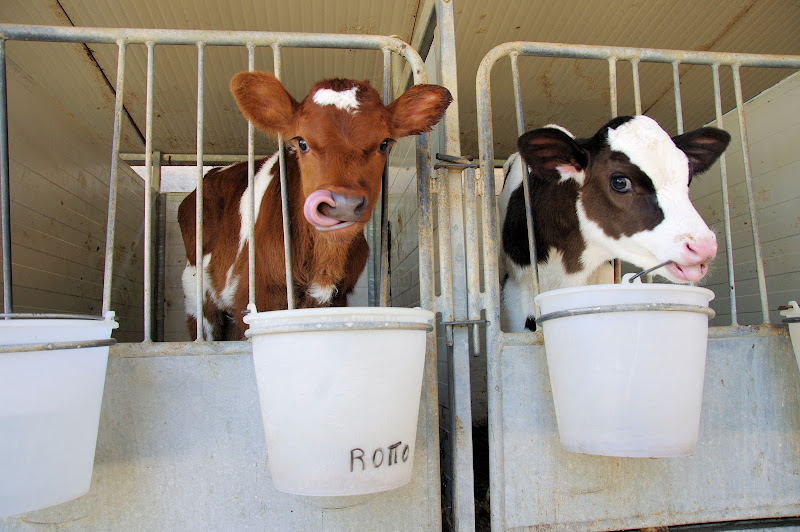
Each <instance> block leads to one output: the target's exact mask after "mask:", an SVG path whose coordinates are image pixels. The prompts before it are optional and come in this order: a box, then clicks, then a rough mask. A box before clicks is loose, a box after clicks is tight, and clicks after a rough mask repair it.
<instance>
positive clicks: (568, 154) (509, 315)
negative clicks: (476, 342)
mask: <svg viewBox="0 0 800 532" xmlns="http://www.w3.org/2000/svg"><path fill="white" fill-rule="evenodd" d="M729 142H730V135H728V133H726V132H725V131H722V130H720V129H716V128H711V127H705V128H700V129H697V130H695V131H692V132H690V133H685V134H683V135H679V136H676V137H672V138H670V136H669V135H668V134H667V133H666V132H665V131H664V130H663V129H662V128H661V127H660V126H659V125H658V124H657V123H656V122H655V121H654V120H652V119H651V118H649V117H646V116H625V117H619V118H615V119H614V120H611V121H610V122H609V123H608V124H606V125H605V126H603V127H602V128H601V129H600V130H599V131H598V132H597V133H596V134H595V135H594V136H593V137H591V138H586V139H579V138H575V137H573V136H572V134H571V133H569V132H568V131H567V130H565V129H563V128H561V127H558V126H547V127H544V128H541V129H536V130H533V131H529V132H527V133H525V134H524V135H522V136H521V137H520V138H519V139H518V141H517V147H518V149H519V152H518V153H515V154H513V155H512V156H511V157H510V158H509V159H508V161H506V163H505V165H504V170H505V174H506V180H505V183H504V185H503V191H502V193H501V194H500V201H499V209H500V219H501V228H502V240H503V251H504V256H505V262H506V264H505V270H506V273H507V278H506V279H505V282H504V285H503V292H502V293H503V302H502V310H503V322H504V328H505V329H506V330H509V331H515V332H519V331H523V330H525V329H526V328H527V329H531V330H533V329H535V323H534V321H533V315H534V307H533V297H534V295H535V294H534V293H533V290H532V289H531V286H530V279H531V272H530V268H531V265H530V256H529V251H528V250H529V247H528V240H527V238H528V237H527V235H528V232H527V225H526V219H525V203H524V199H523V196H524V195H523V190H522V164H523V162H524V164H527V166H528V170H529V175H530V181H529V183H530V191H531V210H532V214H533V222H534V231H535V237H536V257H537V258H536V260H537V263H538V267H539V283H540V287H539V289H540V291H542V292H544V291H547V290H554V289H557V288H565V287H570V286H581V285H585V284H589V281H590V277H591V276H593V274H596V272H597V271H598V269H602V268H605V267H607V265H608V261H610V260H612V259H615V258H618V259H621V260H624V261H626V262H629V263H631V264H633V265H635V266H637V267H639V268H642V269H646V268H651V267H654V266H656V265H658V264H661V263H664V262H667V261H672V263H670V264H669V265H668V266H666V267H664V268H662V269H660V270H658V271H657V273H658V274H659V275H662V276H664V277H666V278H667V279H668V280H670V281H672V282H677V283H687V282H694V281H698V280H700V279H701V278H702V277H703V276H704V275H705V273H706V271H707V270H708V262H709V261H710V260H711V259H713V258H714V256H715V255H716V253H717V240H716V236H715V235H714V232H713V231H711V230H710V229H709V228H708V226H707V225H706V224H705V222H704V221H703V219H702V218H701V217H700V215H699V214H698V213H697V211H696V210H695V208H694V206H693V205H692V203H691V201H690V200H689V184H690V183H691V180H692V177H693V176H696V175H698V174H701V173H703V172H705V171H706V170H708V168H709V167H710V166H711V165H712V164H713V163H714V162H715V161H716V160H717V158H718V157H719V156H720V155H721V154H722V152H723V151H724V150H725V148H726V147H727V146H728V143H729Z"/></svg>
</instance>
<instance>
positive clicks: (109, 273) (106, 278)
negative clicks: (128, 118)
mask: <svg viewBox="0 0 800 532" xmlns="http://www.w3.org/2000/svg"><path fill="white" fill-rule="evenodd" d="M117 46H118V54H117V85H116V89H115V90H116V98H115V102H114V134H113V137H112V140H111V172H110V175H109V182H108V221H107V224H106V256H105V270H104V272H103V316H106V314H108V312H109V311H110V310H111V280H112V278H113V275H114V229H115V227H116V221H117V188H118V187H117V185H118V179H117V177H118V174H119V137H120V130H121V129H122V110H123V107H122V95H123V92H124V88H125V51H126V48H127V43H126V42H125V41H123V40H119V41H117Z"/></svg>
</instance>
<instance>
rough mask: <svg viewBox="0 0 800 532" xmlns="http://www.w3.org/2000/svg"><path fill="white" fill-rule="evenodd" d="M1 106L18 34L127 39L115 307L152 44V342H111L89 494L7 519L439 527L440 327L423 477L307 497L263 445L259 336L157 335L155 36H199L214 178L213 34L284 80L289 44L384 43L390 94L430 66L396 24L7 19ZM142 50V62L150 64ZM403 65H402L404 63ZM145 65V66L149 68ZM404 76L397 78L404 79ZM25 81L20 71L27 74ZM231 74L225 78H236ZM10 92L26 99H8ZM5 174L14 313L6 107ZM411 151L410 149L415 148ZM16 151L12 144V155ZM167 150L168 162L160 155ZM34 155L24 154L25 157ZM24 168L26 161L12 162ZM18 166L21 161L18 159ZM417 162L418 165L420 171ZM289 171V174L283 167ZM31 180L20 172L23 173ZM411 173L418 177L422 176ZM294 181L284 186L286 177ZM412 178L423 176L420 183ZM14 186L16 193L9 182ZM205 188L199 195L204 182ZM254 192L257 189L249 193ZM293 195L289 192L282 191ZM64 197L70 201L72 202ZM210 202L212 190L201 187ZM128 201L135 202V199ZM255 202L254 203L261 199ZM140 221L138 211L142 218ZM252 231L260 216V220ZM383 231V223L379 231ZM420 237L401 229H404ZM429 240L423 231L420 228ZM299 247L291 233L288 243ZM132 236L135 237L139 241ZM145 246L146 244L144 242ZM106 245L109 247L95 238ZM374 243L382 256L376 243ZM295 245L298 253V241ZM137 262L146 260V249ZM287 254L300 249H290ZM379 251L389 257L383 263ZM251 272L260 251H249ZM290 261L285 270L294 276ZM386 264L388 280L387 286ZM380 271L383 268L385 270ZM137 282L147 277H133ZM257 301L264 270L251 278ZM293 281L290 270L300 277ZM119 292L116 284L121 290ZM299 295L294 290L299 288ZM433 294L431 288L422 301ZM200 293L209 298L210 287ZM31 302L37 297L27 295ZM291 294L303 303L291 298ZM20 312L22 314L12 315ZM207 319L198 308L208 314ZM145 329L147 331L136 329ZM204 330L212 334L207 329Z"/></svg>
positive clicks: (7, 289)
mask: <svg viewBox="0 0 800 532" xmlns="http://www.w3.org/2000/svg"><path fill="white" fill-rule="evenodd" d="M0 37H1V38H0V65H1V66H2V67H3V71H2V72H0V74H2V75H0V84H2V86H0V110H2V111H1V112H3V113H5V110H6V109H7V108H8V103H9V102H7V101H6V94H7V84H6V80H7V78H6V75H5V68H4V67H5V65H6V57H7V49H6V43H7V42H9V41H42V42H50V43H83V44H86V43H98V44H100V43H104V44H110V45H116V46H117V52H118V53H117V57H118V59H117V77H116V83H115V94H116V98H115V103H114V111H115V112H114V122H113V124H114V125H113V136H112V139H111V151H112V153H111V164H110V168H109V174H110V180H109V188H108V217H107V220H108V223H107V229H106V238H105V268H104V275H103V281H102V287H103V290H102V314H103V315H104V316H106V315H109V313H111V312H113V308H114V305H115V304H117V303H119V296H118V295H116V293H115V292H113V291H112V283H113V282H116V281H117V280H118V279H117V277H118V276H115V274H114V266H115V265H117V266H118V265H119V261H118V260H116V261H115V254H117V253H119V250H120V248H121V247H125V246H120V245H119V243H118V242H116V243H115V239H114V236H115V234H116V231H115V229H116V227H115V223H116V219H117V217H116V214H117V211H118V183H119V181H120V177H121V173H122V172H121V170H122V168H121V167H122V166H124V165H122V164H120V137H121V130H122V122H123V120H124V116H125V113H127V110H126V109H125V107H124V106H123V101H124V97H125V94H126V92H125V86H126V85H125V81H126V80H125V77H126V76H125V74H126V59H127V57H128V50H129V48H135V47H141V46H144V47H145V50H146V62H145V65H146V67H145V70H146V102H145V106H146V111H145V116H146V118H145V124H146V131H145V134H144V142H145V157H144V162H145V180H144V190H143V192H142V196H143V198H142V199H143V202H144V218H143V232H144V237H143V238H144V242H145V244H144V245H143V246H141V248H143V255H144V259H143V261H141V263H140V264H141V267H142V269H143V270H142V271H143V273H142V278H143V287H142V288H141V294H142V297H143V306H142V307H141V308H142V309H143V310H142V317H143V320H142V321H143V327H142V336H143V341H142V342H137V341H135V340H134V341H132V342H129V343H120V344H118V345H116V346H115V347H114V348H113V350H112V351H111V354H110V360H109V367H108V372H107V377H106V385H105V395H104V399H103V407H102V414H101V421H100V429H99V438H98V443H97V450H96V458H95V462H96V465H95V468H94V476H93V482H92V488H91V490H90V492H89V494H88V495H87V496H84V497H81V498H79V499H76V500H73V501H71V502H68V503H65V504H63V505H59V506H56V507H52V508H47V509H43V510H40V511H37V512H32V513H29V514H25V515H23V516H20V517H16V518H15V517H4V518H2V519H0V527H2V528H3V529H6V528H8V529H17V528H24V527H25V526H27V523H30V522H37V523H48V524H50V525H52V526H57V527H59V528H65V529H86V528H94V529H107V528H123V529H134V528H154V529H155V528H164V529H166V528H170V529H180V528H184V527H186V526H189V527H191V528H222V527H226V526H231V523H235V526H236V527H238V528H247V527H255V528H260V527H264V526H269V527H271V528H274V529H283V530H285V529H296V530H321V529H347V528H352V527H353V526H355V525H354V524H355V523H358V526H363V527H366V528H368V529H374V530H380V529H390V528H393V527H395V526H397V523H402V524H403V525H402V526H404V527H405V526H408V527H411V528H413V529H431V530H438V529H440V528H441V506H440V491H439V486H440V481H439V458H438V457H439V446H438V408H437V404H436V402H435V401H436V399H437V391H436V373H435V368H436V364H435V356H436V351H435V338H434V337H433V335H432V334H428V335H427V342H426V343H427V347H426V364H425V368H426V371H425V375H424V377H423V389H422V400H421V406H420V416H419V420H420V421H419V426H418V430H417V442H416V457H415V463H414V469H413V474H412V482H411V483H410V484H408V485H406V486H404V487H402V488H399V489H395V490H392V491H390V492H386V493H382V494H378V495H371V496H357V497H349V498H344V499H341V498H336V497H334V498H300V497H295V496H291V495H288V494H285V493H281V492H278V491H276V490H275V489H274V488H273V486H272V482H271V480H270V474H269V470H268V468H267V467H266V466H267V460H266V450H265V447H264V439H263V427H262V426H261V416H260V410H259V403H258V396H257V393H256V388H255V386H254V384H255V379H254V374H253V366H252V363H251V358H250V344H249V342H228V343H224V344H221V343H215V342H204V341H198V342H191V343H186V342H170V343H160V342H158V343H154V342H153V341H152V340H153V327H152V323H153V319H152V310H151V309H152V308H153V304H154V301H153V291H152V288H151V287H152V285H153V278H152V272H153V262H154V260H153V253H152V250H151V244H152V242H153V238H154V235H153V232H152V225H153V219H154V217H153V214H152V211H153V208H152V207H153V191H152V188H153V187H152V184H151V175H152V168H153V166H154V164H153V146H152V140H151V139H152V138H153V115H154V111H153V99H154V89H153V87H154V78H155V76H154V72H155V66H156V65H157V61H156V59H155V57H156V53H155V51H156V49H159V50H160V49H162V48H167V49H168V48H169V47H173V46H174V47H179V46H190V47H195V48H196V50H197V62H196V65H197V115H196V116H197V120H196V126H197V129H196V137H197V152H196V158H195V159H196V165H197V184H198V185H199V184H200V183H201V182H202V179H203V160H204V156H203V153H204V148H205V145H206V144H205V142H204V130H205V127H204V120H203V118H204V105H205V94H204V88H205V82H206V79H205V75H204V67H205V66H206V62H205V60H206V50H207V48H210V47H218V46H227V47H240V48H241V49H243V50H244V51H245V52H246V55H245V54H243V57H242V59H243V60H242V67H241V68H240V70H243V69H245V68H248V67H249V69H250V70H254V68H255V66H254V65H255V56H256V52H257V51H258V50H259V49H262V48H266V49H269V50H271V52H272V62H273V68H274V72H275V75H276V77H278V79H280V77H281V73H282V71H283V68H282V66H281V57H282V55H281V52H282V50H284V49H286V48H301V47H309V48H312V47H313V48H325V49H336V48H339V49H347V50H374V51H378V53H381V54H382V65H383V69H382V74H383V80H384V83H383V86H384V92H383V95H384V100H385V101H388V100H389V99H390V97H391V89H392V85H393V80H394V81H395V82H396V83H397V85H402V86H403V87H404V86H405V83H413V84H417V83H424V82H426V81H427V76H428V71H427V69H428V68H430V67H426V65H425V64H424V63H423V61H422V59H421V58H420V56H419V54H418V53H417V52H416V51H415V50H413V49H412V48H411V47H410V46H408V45H407V44H406V43H404V42H402V41H400V40H399V39H396V38H393V37H380V36H359V35H333V34H324V35H323V34H290V33H268V32H214V31H178V30H133V29H100V28H70V27H35V26H15V25H3V26H0ZM393 54H394V55H397V56H399V57H400V58H402V59H403V60H404V62H405V64H406V65H407V67H406V68H405V71H404V72H405V77H403V75H404V73H403V72H397V73H396V76H395V78H396V79H394V78H393V75H392V61H391V56H392V55H393ZM140 65H141V63H137V66H140ZM401 70H402V69H401ZM138 72H141V70H139V71H138ZM398 80H399V81H398ZM15 81H16V80H15ZM226 83H227V80H226ZM10 103H11V104H12V105H13V104H14V102H13V101H12V102H10ZM0 120H1V121H2V122H3V127H2V128H0V153H2V160H1V161H0V163H1V164H0V177H1V178H2V183H3V189H2V191H3V205H4V208H3V211H2V212H3V245H4V254H3V272H4V275H3V283H4V285H3V286H4V294H5V298H4V303H5V305H4V306H5V312H6V314H8V315H12V314H13V313H12V311H13V310H14V307H13V301H12V297H11V294H12V276H11V269H12V257H11V236H12V232H11V223H10V220H9V211H10V209H9V204H10V200H11V198H13V197H14V190H10V191H9V181H10V179H9V178H10V160H14V154H10V152H9V141H8V136H7V133H6V127H5V124H6V123H7V121H6V115H5V114H3V115H2V116H0ZM279 143H280V140H279ZM429 145H430V137H429V135H426V134H423V135H420V136H418V137H417V140H416V141H409V142H407V143H403V144H401V146H400V148H402V149H398V150H396V151H398V152H400V153H399V154H398V155H401V156H405V158H407V159H410V160H411V163H410V164H409V165H408V166H411V167H412V168H414V167H415V168H416V177H415V178H414V180H416V181H417V182H418V184H419V185H418V197H417V198H414V200H413V203H414V204H416V205H419V208H414V209H413V210H412V214H413V217H412V218H413V219H418V220H419V223H418V224H417V225H418V227H419V231H418V235H419V236H418V239H419V240H420V241H423V242H426V241H428V240H430V239H431V235H432V223H431V214H430V209H429V205H430V204H431V201H430V191H429V189H428V184H429V182H430V180H429V174H430V169H431V159H430V147H429ZM403 150H405V151H403ZM9 155H10V157H9ZM254 157H255V149H254V137H253V129H252V126H249V127H248V157H247V159H248V162H249V179H250V183H251V186H250V190H251V191H252V190H253V187H252V179H253V168H254ZM157 164H158V162H157V163H156V166H157ZM20 166H22V165H20ZM14 169H15V168H14ZM15 170H16V169H15ZM413 174H414V172H412V175H413ZM388 177H394V176H385V179H384V186H383V190H384V199H383V206H384V209H383V210H384V212H386V208H387V199H386V194H387V193H388V189H389V186H388V184H389V183H388V181H387V178H388ZM281 178H282V179H285V173H284V171H283V169H282V172H281ZM17 182H19V179H17ZM412 183H413V180H412ZM282 188H283V189H284V190H285V189H286V187H282ZM411 190H412V191H413V190H414V187H413V186H412V187H411ZM9 192H10V194H9ZM198 196H200V195H198ZM251 201H252V200H251ZM283 201H284V205H285V202H286V198H285V197H284V198H283ZM62 204H63V202H62ZM198 205H202V198H201V197H199V198H198ZM125 207H128V205H127V204H126V205H125ZM251 212H252V209H251ZM383 218H384V221H383V224H382V225H383V230H381V228H380V225H379V226H378V227H377V228H375V227H373V228H372V230H373V238H372V242H371V243H372V244H373V248H374V247H375V243H376V242H377V247H378V249H381V248H383V250H384V252H383V253H382V255H383V259H377V258H374V259H373V263H372V264H371V265H370V266H369V268H368V269H369V275H370V277H371V279H374V280H375V281H376V282H374V283H371V284H372V286H371V293H370V299H371V300H372V301H373V303H375V302H377V300H378V299H380V300H381V302H383V303H384V304H386V302H387V300H388V277H387V274H386V269H387V267H386V263H387V258H386V256H387V253H388V245H387V240H388V238H387V235H386V232H387V230H388V224H387V223H386V216H385V215H384V217H383ZM134 223H136V222H134ZM408 225H409V226H410V229H409V230H410V231H413V229H414V226H413V225H411V224H410V223H409V224H408ZM250 227H251V235H252V221H251V224H250ZM201 231H202V220H201V216H198V217H197V234H198V235H202V232H201ZM380 233H383V238H382V239H381V237H380ZM398 236H402V237H404V238H408V236H406V235H403V234H400V235H395V237H396V238H397V237H398ZM414 240H417V236H416V235H415V236H414ZM201 242H202V240H201V238H198V239H197V246H198V255H199V256H202V251H200V250H201V249H202V247H201ZM285 244H286V249H287V250H288V249H290V248H289V245H290V244H289V242H288V239H287V241H286V242H285ZM133 247H134V248H136V247H137V244H136V242H134V244H133ZM141 248H140V249H141ZM421 249H422V250H423V251H422V252H421V254H420V256H419V263H418V268H419V272H420V274H419V278H420V281H419V283H420V286H419V294H420V295H419V296H417V299H416V304H417V305H420V306H423V307H425V308H433V303H432V301H431V298H432V296H433V293H434V289H433V287H432V286H431V283H432V280H433V277H434V272H433V255H432V253H430V251H429V250H430V249H431V246H429V245H428V246H421ZM97 250H98V251H99V250H100V246H97ZM373 255H378V254H376V253H373ZM287 256H288V252H287ZM137 262H138V261H137ZM287 262H289V261H287ZM381 263H382V264H383V266H382V267H381ZM250 264H251V266H250V270H251V279H252V268H253V266H252V259H251V263H250ZM289 268H290V267H287V277H290V276H291V273H290V271H291V270H290V269H289ZM381 270H383V274H382V276H383V281H382V283H381V285H382V289H380V290H378V289H375V286H376V285H377V284H378V283H377V278H378V277H380V276H381V273H380V272H381ZM376 272H377V274H376ZM202 282H203V280H202V276H197V292H198V293H199V294H202V293H203V286H202ZM134 284H135V283H134ZM250 286H251V292H250V294H251V299H250V301H251V303H252V301H253V298H252V294H253V283H252V281H251V283H250ZM289 287H291V283H289ZM112 294H115V295H114V297H113V299H112ZM289 298H290V301H291V296H289ZM420 298H421V301H420ZM201 299H202V298H198V300H201ZM26 304H29V303H27V300H26ZM290 305H291V303H290ZM7 317H10V316H7ZM198 321H199V320H198ZM131 336H135V330H134V332H133V333H132V334H131ZM200 338H202V335H200Z"/></svg>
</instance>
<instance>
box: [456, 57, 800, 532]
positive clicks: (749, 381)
mask: <svg viewBox="0 0 800 532" xmlns="http://www.w3.org/2000/svg"><path fill="white" fill-rule="evenodd" d="M506 56H508V57H509V58H510V63H511V73H512V76H513V86H514V95H515V100H516V117H517V120H516V121H517V124H516V125H517V132H518V134H522V133H523V132H524V131H525V121H524V117H523V113H522V96H521V91H522V89H521V86H522V83H521V81H520V77H519V67H518V59H519V57H520V56H538V57H550V58H575V59H595V60H601V61H607V63H608V78H609V89H610V91H609V93H610V96H611V101H610V117H614V116H616V115H617V106H618V103H617V64H618V62H629V63H630V65H631V69H632V73H633V89H634V101H635V108H636V109H635V111H636V113H637V114H641V112H642V103H641V101H642V99H641V94H640V80H639V69H638V67H639V64H640V63H643V62H655V63H667V64H671V65H672V71H673V84H674V94H675V109H676V117H677V125H678V133H682V132H683V116H682V105H681V94H680V79H679V67H680V66H681V65H684V64H690V65H706V66H708V67H709V68H710V69H711V71H712V74H713V92H714V101H715V107H716V122H717V125H718V127H722V120H723V113H722V105H721V97H720V68H721V67H724V68H728V67H729V68H730V70H731V72H732V76H733V84H734V90H735V98H736V111H737V115H738V122H739V131H740V136H741V139H742V140H741V147H742V152H743V158H744V167H745V179H746V183H747V193H748V194H747V198H748V206H749V212H750V219H751V227H752V237H753V241H754V246H755V254H756V269H757V279H758V290H759V297H760V302H761V315H762V323H763V325H760V326H753V327H747V326H740V325H739V324H738V321H737V308H736V294H735V290H736V282H735V280H734V264H733V258H732V253H731V250H732V244H731V230H730V204H729V199H728V196H727V190H728V183H727V174H726V163H725V159H724V156H723V158H722V160H721V177H722V190H723V210H724V221H725V240H726V245H727V250H728V253H727V256H728V264H727V268H728V276H729V279H730V283H729V285H730V300H731V309H730V313H731V322H732V323H731V325H730V326H724V327H712V328H711V331H710V340H709V350H708V359H707V360H708V362H707V364H708V367H707V370H706V386H705V398H704V401H705V402H704V413H703V421H702V424H701V427H702V428H701V440H702V441H703V442H704V444H701V446H700V447H699V448H698V450H697V452H696V454H695V455H694V456H692V457H687V458H678V459H662V460H641V459H617V458H613V459H612V458H605V457H595V456H587V455H578V454H571V453H567V452H565V451H563V450H562V449H561V448H560V444H559V442H558V436H557V431H556V426H555V418H554V414H553V405H552V398H551V395H550V393H549V377H548V374H547V367H546V362H545V360H544V346H543V341H542V336H541V332H536V333H532V334H526V333H504V332H502V331H501V330H500V327H499V323H500V322H499V318H500V309H499V301H500V297H499V284H498V269H497V259H498V252H499V251H498V243H497V234H498V232H497V220H496V213H495V210H494V209H495V205H494V201H495V183H494V174H493V170H494V166H495V161H494V145H493V133H492V125H493V124H492V106H491V87H490V82H489V78H490V74H491V71H492V68H493V66H494V65H495V63H496V62H497V61H498V60H499V59H500V58H503V57H506ZM741 67H784V68H795V69H797V68H800V57H797V56H780V57H779V56H764V55H748V54H726V53H710V52H687V51H669V50H651V49H631V48H613V47H599V46H577V45H560V44H545V43H532V42H514V43H506V44H502V45H499V46H497V47H496V48H494V49H493V50H491V51H490V52H489V53H488V54H487V55H486V56H485V57H484V59H483V61H482V62H481V65H480V68H479V71H478V75H477V83H476V84H477V102H478V103H477V105H478V134H479V146H480V168H481V179H482V183H480V186H481V187H482V189H481V191H479V192H478V194H480V195H482V197H481V199H480V202H479V203H480V206H478V207H476V206H475V205H473V204H472V202H471V201H470V202H468V206H467V212H469V210H470V209H482V212H483V216H484V224H483V226H482V230H483V234H482V239H483V242H482V243H483V250H484V254H483V261H484V262H483V265H482V269H481V271H482V273H483V275H484V279H485V287H484V289H483V291H481V290H476V287H477V284H473V285H470V288H469V298H470V301H472V300H473V299H475V300H477V301H480V302H481V303H482V304H481V306H480V307H478V308H482V309H485V312H486V316H487V318H486V319H487V322H488V323H487V324H486V336H487V338H486V343H487V379H488V382H487V388H488V400H489V450H490V471H491V481H490V484H491V490H490V493H491V519H492V529H493V530H505V529H507V528H509V529H511V528H513V529H517V528H520V529H523V528H525V529H527V528H528V527H530V528H532V529H539V528H547V529H551V528H552V529H564V530H578V529H627V528H637V527H646V526H660V525H670V524H679V523H692V522H707V521H729V520H737V519H750V518H768V517H777V516H786V515H796V514H797V512H798V511H799V510H800V503H799V502H798V501H800V481H798V477H797V474H796V472H797V471H798V470H800V459H799V458H798V456H800V455H798V452H797V451H798V450H800V443H799V442H798V439H797V433H796V423H797V419H798V417H800V402H798V391H800V384H799V383H798V382H797V381H798V379H797V378H796V377H795V376H794V375H793V370H795V369H796V368H793V367H792V366H793V365H794V364H793V357H792V356H791V348H790V346H789V345H788V339H787V337H786V331H785V329H783V328H776V327H772V326H770V316H769V306H768V301H767V288H766V282H765V275H764V266H763V259H762V255H761V243H760V237H759V229H758V219H757V213H756V205H755V193H754V190H753V180H752V173H751V170H750V160H749V145H748V140H747V127H746V124H745V116H744V102H743V97H742V88H741V74H740V68H741ZM540 126H541V125H538V126H536V127H540ZM465 179H466V181H467V185H465V186H466V187H467V189H469V187H471V186H473V184H472V183H471V182H470V178H469V177H468V176H467V177H466V178H465ZM523 183H525V184H526V185H527V182H526V180H523ZM526 188H527V187H526ZM527 194H528V192H527V191H526V196H527ZM473 216H474V215H473ZM529 231H530V228H529ZM474 249H476V248H473V251H474ZM533 249H534V246H531V250H533ZM476 260H477V259H476ZM532 264H535V260H532ZM531 282H532V283H535V279H532V281H531ZM470 317H471V318H473V319H476V318H477V317H478V314H477V313H475V314H473V315H471V316H470ZM787 373H789V374H788V375H787ZM742 376H748V378H742ZM744 405H752V409H754V410H758V411H759V412H765V414H764V415H763V416H758V415H746V414H743V413H742V410H741V409H742V408H743V407H744ZM726 420H727V421H726ZM756 432H762V433H764V434H765V435H768V437H767V438H765V439H759V438H755V437H753V436H752V433H756ZM764 440H767V441H764ZM726 444H727V445H726ZM765 462H766V463H770V464H773V466H775V468H773V469H772V471H773V475H772V478H770V479H765V478H764V476H763V475H760V474H759V469H758V467H759V464H762V463H765ZM776 471H777V472H776ZM712 477H713V478H715V479H716V480H714V481H711V480H710V479H711V478H712Z"/></svg>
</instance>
